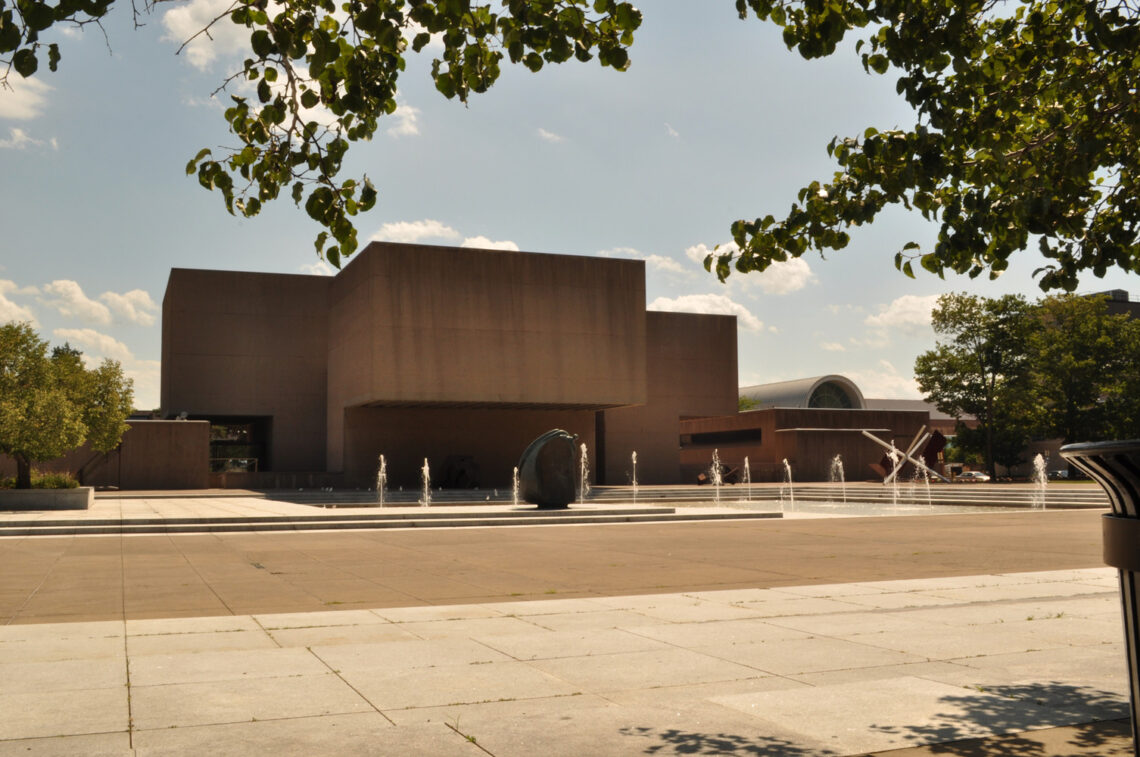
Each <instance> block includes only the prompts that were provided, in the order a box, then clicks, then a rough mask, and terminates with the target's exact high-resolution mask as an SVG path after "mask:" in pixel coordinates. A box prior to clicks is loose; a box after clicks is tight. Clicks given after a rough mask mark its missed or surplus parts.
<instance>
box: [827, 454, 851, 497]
mask: <svg viewBox="0 0 1140 757" xmlns="http://www.w3.org/2000/svg"><path fill="white" fill-rule="evenodd" d="M827 480H828V481H830V482H831V483H833V484H835V483H838V484H839V492H840V494H842V495H843V504H845V505H846V504H847V480H846V479H845V478H844V476H843V456H842V455H836V456H835V457H833V458H831V469H830V470H829V471H828V473H827Z"/></svg>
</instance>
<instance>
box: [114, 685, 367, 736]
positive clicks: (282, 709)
mask: <svg viewBox="0 0 1140 757" xmlns="http://www.w3.org/2000/svg"><path fill="white" fill-rule="evenodd" d="M373 710H374V708H373V707H372V706H371V705H370V704H369V703H368V702H367V701H366V700H365V699H364V698H363V697H361V695H360V694H359V693H357V692H356V691H354V690H353V689H352V687H351V686H349V685H348V684H346V683H345V682H344V680H343V679H341V678H340V677H339V676H337V675H336V674H334V673H327V672H326V673H322V674H318V675H284V676H275V677H260V678H248V679H241V680H233V679H231V680H226V681H209V682H196V683H164V684H157V685H151V686H132V687H131V719H132V722H133V724H134V727H135V728H138V729H140V730H148V729H155V728H181V727H184V726H193V725H215V724H225V723H243V722H253V721H257V720H283V719H287V718H302V717H313V716H321V715H343V714H346V713H352V712H370V711H373Z"/></svg>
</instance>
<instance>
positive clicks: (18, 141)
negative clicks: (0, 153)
mask: <svg viewBox="0 0 1140 757" xmlns="http://www.w3.org/2000/svg"><path fill="white" fill-rule="evenodd" d="M2 96H3V95H0V97H2ZM9 134H10V135H11V136H9V137H8V138H7V139H0V150H27V149H28V148H31V147H43V146H44V145H45V144H50V145H51V146H52V147H53V148H58V145H57V144H56V141H55V140H54V139H52V140H51V141H50V143H45V142H44V141H43V140H42V139H34V138H32V137H29V136H28V133H27V132H26V131H24V130H23V129H17V128H14V127H13V128H12V130H11V131H10V132H9Z"/></svg>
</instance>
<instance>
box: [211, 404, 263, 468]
mask: <svg viewBox="0 0 1140 757" xmlns="http://www.w3.org/2000/svg"><path fill="white" fill-rule="evenodd" d="M203 420H208V421H210V472H212V473H225V472H239V471H240V472H250V473H256V472H257V471H264V470H271V468H270V460H269V430H270V425H271V420H272V419H271V418H269V417H253V418H250V417H229V418H224V417H223V418H219V417H214V418H204V419H203Z"/></svg>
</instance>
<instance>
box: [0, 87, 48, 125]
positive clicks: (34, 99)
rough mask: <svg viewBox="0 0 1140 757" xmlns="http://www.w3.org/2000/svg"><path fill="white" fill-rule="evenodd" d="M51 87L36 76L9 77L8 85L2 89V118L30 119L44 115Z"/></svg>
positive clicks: (0, 113) (0, 100)
mask: <svg viewBox="0 0 1140 757" xmlns="http://www.w3.org/2000/svg"><path fill="white" fill-rule="evenodd" d="M50 91H51V87H50V86H48V85H47V84H44V83H43V82H42V81H40V80H39V79H36V78H31V79H21V78H20V77H19V76H9V77H8V87H7V88H4V89H0V118H7V119H11V120H13V121H28V120H31V119H33V118H38V117H39V116H41V115H43V111H44V106H45V105H47V93H48V92H50Z"/></svg>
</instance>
